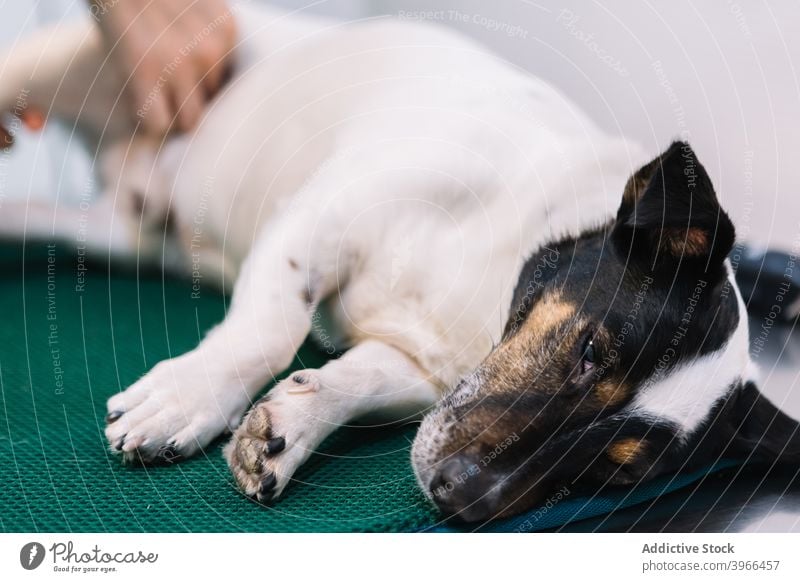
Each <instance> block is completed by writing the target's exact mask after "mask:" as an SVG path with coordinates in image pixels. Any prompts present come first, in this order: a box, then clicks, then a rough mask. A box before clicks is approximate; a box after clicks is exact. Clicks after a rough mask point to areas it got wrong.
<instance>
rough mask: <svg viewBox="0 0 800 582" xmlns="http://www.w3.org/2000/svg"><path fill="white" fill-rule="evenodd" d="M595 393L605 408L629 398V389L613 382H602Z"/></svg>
mask: <svg viewBox="0 0 800 582" xmlns="http://www.w3.org/2000/svg"><path fill="white" fill-rule="evenodd" d="M594 393H595V394H596V395H597V398H598V399H599V400H600V401H601V402H602V403H603V405H604V406H614V405H616V404H620V403H621V402H622V401H623V400H625V398H626V397H627V396H628V387H627V386H625V385H624V384H620V383H618V382H613V381H611V380H602V381H600V382H598V384H597V386H595V388H594Z"/></svg>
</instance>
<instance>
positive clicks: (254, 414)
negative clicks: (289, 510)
mask: <svg viewBox="0 0 800 582" xmlns="http://www.w3.org/2000/svg"><path fill="white" fill-rule="evenodd" d="M318 390H319V383H318V380H317V377H316V371H314V370H306V371H303V372H297V373H295V374H293V375H292V376H291V377H290V378H287V379H286V380H284V381H283V382H281V383H280V384H278V385H277V386H275V388H273V389H272V390H271V391H270V393H269V394H267V395H266V396H265V397H264V398H262V399H261V400H259V401H258V402H256V404H255V405H254V406H253V408H251V409H250V412H248V413H247V415H246V416H245V418H244V420H243V421H242V424H241V425H240V426H239V428H238V429H237V430H236V432H235V433H234V435H233V438H232V439H231V441H230V442H229V443H228V444H227V445H226V446H225V451H224V453H225V458H226V459H227V460H228V465H230V468H231V471H233V475H234V476H235V477H236V481H237V482H238V484H239V487H240V488H241V489H242V491H244V493H245V494H246V495H248V496H250V497H253V498H255V499H257V500H258V501H260V502H262V503H266V502H269V501H271V500H273V499H276V498H277V497H278V496H279V495H280V494H281V492H282V491H283V489H284V487H286V485H287V484H288V483H289V481H290V480H291V477H292V475H293V474H294V472H295V471H296V470H297V468H298V467H300V465H302V464H303V462H305V460H306V459H307V458H308V457H309V455H310V454H311V452H312V451H313V448H314V446H315V445H316V439H314V438H313V436H314V434H316V433H317V432H319V431H317V430H316V429H315V420H319V419H315V418H314V416H313V412H312V409H313V405H311V402H312V401H313V400H314V398H315V395H316V392H317V391H318Z"/></svg>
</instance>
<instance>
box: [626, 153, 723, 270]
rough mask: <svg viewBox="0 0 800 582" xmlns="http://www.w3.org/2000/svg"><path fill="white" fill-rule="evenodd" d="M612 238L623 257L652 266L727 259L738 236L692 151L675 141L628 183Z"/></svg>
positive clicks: (707, 263)
mask: <svg viewBox="0 0 800 582" xmlns="http://www.w3.org/2000/svg"><path fill="white" fill-rule="evenodd" d="M614 237H615V239H616V242H617V244H618V245H619V246H620V247H621V248H620V250H621V251H622V252H623V253H624V254H625V255H626V256H628V254H629V253H630V254H631V255H632V256H641V257H642V258H645V259H647V260H649V261H650V262H651V264H653V265H656V264H659V263H663V262H664V261H667V262H671V263H674V262H676V261H681V262H689V263H694V264H698V262H699V261H702V264H703V265H711V264H718V263H721V262H722V261H723V260H724V259H725V257H726V256H727V255H728V253H729V252H730V251H731V249H732V248H733V244H734V242H735V238H736V233H735V230H734V228H733V223H731V220H730V218H728V215H727V214H726V213H725V211H724V210H722V208H721V207H720V205H719V201H718V200H717V196H716V194H715V192H714V187H713V186H712V184H711V179H710V178H709V176H708V174H707V173H706V171H705V169H704V168H703V166H702V165H701V164H700V162H699V161H697V156H696V155H695V153H694V151H693V150H692V148H691V147H690V146H689V144H688V143H686V142H674V143H673V144H672V145H671V146H670V147H669V148H668V149H667V150H666V151H665V152H664V153H663V154H661V155H660V156H658V157H657V158H656V159H654V160H653V161H651V162H650V163H649V164H647V165H645V166H643V167H642V168H641V169H639V171H637V172H636V173H635V174H634V175H633V176H631V178H630V179H629V180H628V183H627V185H626V186H625V191H624V193H623V196H622V204H621V205H620V207H619V211H618V212H617V222H616V226H615V229H614Z"/></svg>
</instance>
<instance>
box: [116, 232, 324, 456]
mask: <svg viewBox="0 0 800 582" xmlns="http://www.w3.org/2000/svg"><path fill="white" fill-rule="evenodd" d="M304 224H305V223H304V222H303V221H302V219H299V222H298V221H297V220H291V219H286V220H285V221H282V222H281V223H280V224H276V225H274V228H265V230H264V231H263V232H262V234H263V235H264V236H261V237H260V238H259V239H258V240H257V241H256V243H255V245H254V247H253V248H252V250H251V252H250V255H249V257H248V258H247V259H246V260H245V262H244V264H243V265H242V269H241V273H240V275H239V278H238V280H237V281H236V285H235V287H234V292H233V298H232V301H231V305H230V309H229V310H228V313H227V316H226V318H225V320H224V321H223V322H222V323H220V324H219V325H218V326H217V327H215V328H214V329H212V330H211V331H210V332H209V333H208V335H207V336H206V337H205V338H204V339H203V340H202V341H201V342H200V344H199V345H198V346H197V348H195V349H194V350H192V351H190V352H188V353H186V354H183V355H181V356H178V357H175V358H172V359H169V360H165V361H163V362H160V363H159V364H157V365H156V366H155V367H154V368H153V369H152V370H151V371H150V372H149V373H147V374H146V375H145V376H144V377H143V378H142V379H141V380H139V381H138V382H136V383H135V384H133V385H132V386H131V387H130V388H128V389H127V390H125V391H124V392H121V393H119V394H117V395H115V396H113V397H112V398H110V399H109V401H108V411H109V415H108V418H107V421H108V423H109V424H108V426H107V427H106V436H107V438H108V440H109V442H110V444H111V446H112V447H113V449H114V450H116V451H120V452H122V453H123V455H124V457H125V458H126V460H141V461H144V462H158V461H159V460H162V461H172V460H174V459H175V458H177V457H185V456H188V455H191V454H193V453H195V452H197V451H198V450H200V449H202V448H203V447H205V446H206V445H207V444H209V443H210V442H211V441H212V440H213V439H214V438H215V437H217V436H219V435H220V434H222V432H223V431H225V430H226V429H233V428H235V427H236V426H237V425H238V423H239V421H240V419H241V415H242V413H243V412H244V411H245V410H246V408H247V407H248V405H250V404H251V403H252V399H253V398H254V397H255V395H256V394H257V393H258V392H259V391H260V390H261V389H262V388H263V387H264V386H265V385H266V384H267V382H268V381H269V380H271V379H272V378H273V377H274V376H275V375H277V374H279V373H281V372H282V371H283V370H285V369H286V368H287V367H288V366H289V364H291V362H292V359H293V358H294V355H295V353H296V352H297V350H298V348H299V347H300V345H301V344H302V343H303V341H304V340H305V338H306V336H307V335H308V333H309V332H310V330H311V317H312V314H313V312H314V310H315V309H316V305H317V302H318V301H319V300H320V299H321V298H323V297H324V296H325V295H326V294H327V293H329V292H330V290H332V289H333V288H334V286H335V284H336V272H335V268H336V261H327V260H320V261H319V263H317V262H314V263H312V264H309V263H307V262H305V261H304V257H307V256H308V254H309V253H308V249H307V248H306V245H307V238H306V237H307V236H308V232H307V229H305V228H303V227H304ZM323 254H324V251H320V252H319V253H316V255H317V258H320V257H321V256H322V255H323ZM317 264H319V265H327V266H328V267H327V270H326V269H325V268H321V267H318V266H317Z"/></svg>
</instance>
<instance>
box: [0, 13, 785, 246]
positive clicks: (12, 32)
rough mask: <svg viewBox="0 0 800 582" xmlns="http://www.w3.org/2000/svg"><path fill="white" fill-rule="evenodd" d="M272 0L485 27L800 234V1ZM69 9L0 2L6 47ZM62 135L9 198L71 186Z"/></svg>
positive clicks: (743, 221)
mask: <svg viewBox="0 0 800 582" xmlns="http://www.w3.org/2000/svg"><path fill="white" fill-rule="evenodd" d="M273 4H278V5H281V6H285V7H290V8H298V7H300V6H307V9H308V10H311V11H315V12H321V13H325V14H330V15H338V16H341V17H343V18H350V19H356V18H361V17H367V16H370V15H379V14H393V15H395V16H400V17H406V18H408V17H409V14H408V13H409V12H412V11H420V10H425V11H428V14H424V15H414V17H416V16H420V17H422V18H426V19H428V20H434V21H437V22H439V23H441V24H442V25H443V26H451V27H454V28H457V29H459V30H462V31H464V32H465V33H467V34H470V35H473V36H475V37H476V38H478V39H480V40H481V41H483V42H484V43H486V44H487V45H489V46H491V47H493V48H494V49H495V50H496V51H497V52H498V53H499V54H500V55H501V56H502V57H503V58H505V59H508V60H509V61H511V62H513V63H515V64H517V65H519V66H521V67H522V68H524V69H525V70H528V71H530V72H531V73H533V74H536V75H539V76H541V77H544V78H546V79H548V80H550V81H551V82H552V83H554V84H555V85H557V86H558V87H560V88H561V89H562V90H563V91H564V92H565V93H566V94H567V95H569V96H570V97H571V98H572V99H573V100H575V101H576V102H577V103H578V104H579V105H581V106H582V107H583V108H584V109H586V110H587V111H588V112H589V113H590V114H591V115H592V116H593V117H594V119H596V120H597V122H598V123H599V124H601V125H602V126H603V127H604V128H606V129H607V130H608V131H611V132H617V133H622V134H625V135H628V136H633V137H636V138H637V139H639V140H640V141H641V142H643V143H644V144H645V145H646V146H647V147H648V148H649V149H650V150H651V151H652V152H653V153H654V154H655V153H656V152H657V151H658V150H659V149H661V148H663V147H664V146H665V145H666V144H667V143H668V142H669V141H670V140H671V139H672V138H674V137H677V136H680V135H682V134H684V135H688V137H689V138H690V140H691V142H692V144H693V145H694V146H695V149H696V150H697V152H698V153H699V155H700V159H701V161H702V162H703V163H704V164H705V166H706V167H707V169H708V170H709V172H710V173H711V175H712V177H713V178H714V182H715V184H716V186H717V191H718V193H719V194H720V196H721V198H722V199H723V201H724V204H725V206H726V208H727V209H728V210H729V211H730V212H731V214H733V216H734V219H735V220H736V222H737V225H738V227H739V230H740V233H741V234H742V235H744V236H745V237H746V238H749V239H751V240H758V241H761V242H765V243H766V242H770V243H772V244H774V245H778V246H782V247H784V248H791V246H792V245H793V243H795V240H796V239H797V238H798V236H800V163H798V161H797V160H798V159H799V158H800V123H799V122H800V79H798V69H800V35H798V34H796V31H794V30H793V29H792V28H793V27H792V22H794V23H797V22H800V19H799V18H798V17H800V3H798V2H797V1H796V0H776V1H772V2H769V3H767V2H766V1H754V0H749V1H744V0H738V2H737V1H735V0H709V1H703V2H700V1H697V0H695V1H691V0H669V1H668V2H666V1H665V2H658V3H656V2H653V1H652V0H645V1H639V2H630V1H628V2H625V1H623V0H603V1H590V0H583V1H580V2H578V1H577V0H567V1H564V2H555V1H552V0H537V1H536V2H532V1H528V0H493V1H491V2H490V1H488V0H458V1H457V0H372V1H367V0H329V1H325V0H323V1H319V2H314V3H310V2H302V1H300V2H298V1H297V0H294V1H290V0H279V1H277V0H276V1H274V2H273ZM64 10H66V11H67V12H68V13H70V14H72V15H76V14H80V13H85V8H84V6H83V0H42V1H40V2H37V3H28V2H10V1H6V2H4V3H3V4H0V14H2V18H0V43H2V44H8V43H10V42H13V41H14V39H15V38H17V37H18V35H20V34H24V33H25V32H26V31H28V30H30V29H31V28H32V27H33V26H35V25H36V23H37V22H41V21H42V20H45V19H52V18H54V17H57V16H56V15H59V14H61V13H62V12H63V11H64ZM431 11H438V12H435V13H431ZM489 21H493V22H496V23H499V24H497V25H494V26H493V25H492V24H490V22H489ZM493 28H494V29H493ZM659 62H660V66H655V65H654V64H655V63H659ZM54 143H55V144H56V145H53V144H52V143H51V145H50V147H49V148H45V150H43V149H42V148H39V147H36V148H34V146H33V145H32V143H31V142H26V141H25V140H22V143H21V144H20V145H21V147H19V148H15V149H16V151H15V152H14V154H13V155H12V157H11V159H10V162H12V163H13V164H14V166H13V168H14V171H9V172H8V178H7V180H6V181H7V183H6V184H5V185H4V188H5V190H6V194H7V195H8V194H9V193H12V192H17V191H19V190H20V189H22V190H25V189H27V191H31V192H32V194H33V195H52V193H53V190H54V189H58V188H62V189H66V186H65V185H64V184H63V181H64V180H63V179H62V178H60V179H59V180H53V179H52V177H53V170H52V168H53V167H56V168H57V167H59V165H60V163H61V160H62V158H61V155H62V154H61V148H60V147H59V146H58V145H57V144H58V142H57V141H56V142H54ZM34 158H35V159H36V162H35V164H37V166H36V168H34V162H33V161H32V160H33V159H34ZM74 165H75V166H76V167H79V166H80V164H79V162H75V163H74ZM26 169H27V170H26ZM74 181H75V182H76V183H78V182H80V181H81V180H80V179H79V178H76V179H75V180H74Z"/></svg>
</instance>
